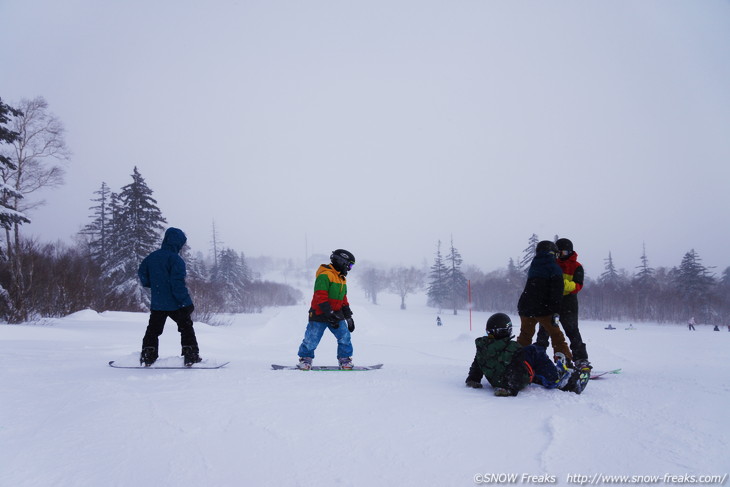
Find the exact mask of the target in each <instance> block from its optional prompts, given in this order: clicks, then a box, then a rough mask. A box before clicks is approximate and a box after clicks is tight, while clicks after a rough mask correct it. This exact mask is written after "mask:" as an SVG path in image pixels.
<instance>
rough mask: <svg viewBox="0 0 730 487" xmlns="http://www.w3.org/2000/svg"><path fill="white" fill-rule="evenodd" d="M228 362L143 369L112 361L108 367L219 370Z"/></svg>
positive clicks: (152, 367) (204, 362)
mask: <svg viewBox="0 0 730 487" xmlns="http://www.w3.org/2000/svg"><path fill="white" fill-rule="evenodd" d="M229 363H230V362H223V363H222V364H218V363H211V364H208V363H206V361H205V360H204V361H203V362H200V363H197V364H193V365H191V366H190V367H186V366H184V365H155V364H152V365H150V366H149V367H145V366H144V365H119V364H117V363H116V362H115V361H114V360H111V361H110V362H109V366H110V367H114V368H115V369H157V370H160V369H168V370H169V369H173V370H174V369H220V368H221V367H225V366H226V365H228V364H229Z"/></svg>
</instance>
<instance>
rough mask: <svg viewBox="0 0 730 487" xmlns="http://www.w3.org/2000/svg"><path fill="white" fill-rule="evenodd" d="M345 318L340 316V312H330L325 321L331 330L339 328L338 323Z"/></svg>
mask: <svg viewBox="0 0 730 487" xmlns="http://www.w3.org/2000/svg"><path fill="white" fill-rule="evenodd" d="M344 319H345V317H344V316H343V315H342V311H330V313H329V314H328V315H327V321H329V322H330V326H331V327H332V329H333V330H336V329H338V328H339V327H340V321H342V320H344Z"/></svg>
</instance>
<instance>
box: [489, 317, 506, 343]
mask: <svg viewBox="0 0 730 487" xmlns="http://www.w3.org/2000/svg"><path fill="white" fill-rule="evenodd" d="M487 333H488V334H489V335H492V336H493V337H494V338H509V337H511V336H512V320H510V319H509V316H507V315H506V314H504V313H495V314H493V315H492V316H490V317H489V319H488V320H487Z"/></svg>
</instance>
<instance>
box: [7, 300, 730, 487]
mask: <svg viewBox="0 0 730 487" xmlns="http://www.w3.org/2000/svg"><path fill="white" fill-rule="evenodd" d="M353 301H355V300H353ZM411 301H413V302H417V301H423V300H422V299H416V298H412V299H411ZM363 303H364V300H360V304H359V305H358V304H357V303H354V304H353V310H354V312H355V319H356V323H357V330H356V331H355V333H354V335H353V342H354V346H355V354H354V361H355V363H356V364H361V365H370V364H375V363H381V362H382V363H385V367H384V368H383V369H381V370H377V371H371V372H357V373H352V372H335V373H316V372H307V373H305V372H300V371H273V370H270V364H272V363H294V362H295V360H296V351H297V347H298V345H299V343H300V341H301V338H302V336H303V333H304V327H305V319H306V311H307V310H306V306H296V307H291V308H281V309H276V310H266V311H265V312H264V313H263V314H258V315H241V316H236V317H234V318H233V319H232V325H231V326H226V327H211V326H208V325H205V324H202V323H197V324H196V330H197V333H198V340H199V342H200V346H201V355H202V356H203V357H210V358H214V359H217V360H219V361H223V360H230V361H231V363H230V364H229V365H228V366H226V367H225V368H223V369H219V370H173V371H169V370H168V371H165V370H127V369H112V368H110V367H108V366H107V362H108V361H109V360H115V359H121V358H124V357H128V356H130V354H135V355H136V354H137V353H138V350H139V347H140V345H141V340H142V335H143V333H144V328H145V326H146V320H147V315H146V314H139V313H118V312H107V313H103V314H98V313H96V312H93V311H83V312H79V313H76V314H73V315H71V316H68V317H65V318H63V319H59V320H50V321H47V322H46V323H45V324H43V325H32V326H31V325H20V326H17V325H0V343H1V344H2V349H1V350H0V398H1V399H0V447H1V448H2V454H1V455H0V485H1V486H13V487H20V486H84V487H87V486H125V487H128V486H142V485H160V486H180V485H196V486H218V487H221V486H241V485H248V486H339V485H342V486H398V487H405V486H460V485H464V486H469V485H475V484H479V483H485V482H486V480H494V479H497V478H498V477H497V476H499V475H503V477H502V480H506V479H507V478H509V477H507V476H510V475H513V474H516V475H517V480H516V483H521V484H526V483H536V482H537V481H540V480H546V481H548V482H550V483H552V484H557V485H565V484H568V482H569V481H577V480H581V479H582V478H581V477H576V476H582V475H585V476H590V477H591V479H593V476H594V475H606V476H609V475H616V476H627V478H626V479H624V480H626V481H627V483H628V481H630V480H632V477H633V480H637V479H638V476H647V477H646V478H645V479H638V480H645V481H646V480H653V479H652V478H651V477H652V476H656V477H658V478H659V480H658V482H657V483H660V484H661V483H667V481H666V479H665V477H664V476H665V475H674V476H682V475H690V476H691V475H694V476H696V477H699V476H708V475H719V476H721V477H722V476H723V475H726V474H727V473H728V471H730V461H729V460H728V456H727V451H728V433H729V432H730V421H729V420H728V419H727V418H728V415H727V408H728V405H729V403H730V395H729V394H728V392H730V379H728V373H727V365H726V364H727V356H728V355H727V350H728V344H730V333H727V332H726V331H725V332H712V331H711V328H709V327H698V331H697V332H689V331H687V329H686V328H685V327H680V326H658V325H646V324H635V326H636V327H637V330H635V331H625V329H624V328H625V327H626V326H627V324H619V323H614V325H615V326H617V328H618V329H617V330H614V331H607V330H604V326H606V324H605V323H594V322H583V323H582V326H581V328H582V332H583V335H584V338H585V340H586V342H587V343H588V350H589V353H590V356H591V360H592V361H593V363H594V366H595V368H596V369H597V370H600V369H607V368H618V367H621V368H622V369H623V373H622V374H621V375H612V376H609V377H608V378H607V379H605V380H598V381H591V383H590V384H589V386H588V388H587V389H586V391H585V392H584V393H583V394H582V395H580V396H579V395H575V394H572V393H565V392H561V391H548V390H545V389H543V388H540V387H537V386H530V387H529V388H528V389H527V390H525V391H523V392H521V393H520V394H519V396H517V397H512V398H498V397H494V396H493V395H492V394H491V388H490V387H489V385H488V384H486V382H485V388H484V389H482V390H474V389H469V388H466V387H465V386H464V379H465V378H466V373H467V370H468V368H469V365H470V363H471V360H472V358H473V355H474V343H473V342H474V338H476V337H477V336H479V335H481V334H482V330H483V327H484V323H485V322H486V318H487V317H488V315H489V314H488V313H474V317H473V318H474V319H473V325H474V331H471V332H470V331H469V319H468V314H467V313H464V312H462V313H461V314H460V315H459V316H453V315H452V314H450V313H448V312H444V313H443V314H442V315H441V318H442V320H443V322H444V326H442V327H437V326H436V324H435V322H436V314H435V311H434V310H433V309H430V308H426V307H425V306H422V305H419V304H413V305H412V306H411V309H408V310H406V311H401V310H399V309H398V302H397V300H396V299H389V297H388V296H383V297H382V298H381V304H380V305H379V306H372V305H368V304H363ZM508 311H509V310H508ZM510 316H511V317H512V318H513V320H514V321H515V322H516V324H517V322H518V317H517V316H516V314H515V313H510ZM178 340H179V334H178V333H177V330H176V328H175V326H174V324H173V323H171V322H170V323H169V324H168V326H167V329H166V331H165V334H164V335H163V336H162V339H161V346H160V348H161V349H160V356H161V357H169V356H174V355H177V354H179V344H178ZM335 361H336V359H335V340H334V338H333V337H332V336H331V334H329V333H328V334H326V335H325V337H324V338H323V340H322V344H321V345H320V348H319V349H318V355H317V358H316V359H315V363H318V364H334V363H335ZM524 475H530V476H535V477H536V478H534V479H528V478H526V477H523V476H524ZM492 476H493V477H492ZM604 480H606V481H607V480H608V479H604Z"/></svg>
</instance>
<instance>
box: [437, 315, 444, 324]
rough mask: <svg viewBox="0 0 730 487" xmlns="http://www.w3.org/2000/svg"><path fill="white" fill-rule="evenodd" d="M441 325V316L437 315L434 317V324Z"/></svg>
mask: <svg viewBox="0 0 730 487" xmlns="http://www.w3.org/2000/svg"><path fill="white" fill-rule="evenodd" d="M441 325H443V323H441V317H440V316H437V317H436V326H441Z"/></svg>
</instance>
